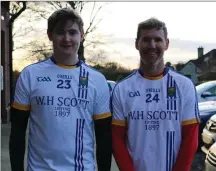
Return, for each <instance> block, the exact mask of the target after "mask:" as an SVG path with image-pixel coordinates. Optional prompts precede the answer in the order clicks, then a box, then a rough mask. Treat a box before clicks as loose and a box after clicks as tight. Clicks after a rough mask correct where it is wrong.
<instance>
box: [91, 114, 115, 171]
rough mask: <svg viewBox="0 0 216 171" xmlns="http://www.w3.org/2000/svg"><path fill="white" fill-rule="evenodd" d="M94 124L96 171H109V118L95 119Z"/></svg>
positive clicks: (110, 149) (110, 153)
mask: <svg viewBox="0 0 216 171" xmlns="http://www.w3.org/2000/svg"><path fill="white" fill-rule="evenodd" d="M94 124H95V136H96V157H97V165H98V171H110V169H111V160H112V140H111V116H110V117H108V118H104V119H97V120H95V121H94Z"/></svg>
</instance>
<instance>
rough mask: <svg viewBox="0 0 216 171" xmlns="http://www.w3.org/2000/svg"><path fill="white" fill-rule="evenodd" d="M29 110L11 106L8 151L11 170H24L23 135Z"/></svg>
mask: <svg viewBox="0 0 216 171" xmlns="http://www.w3.org/2000/svg"><path fill="white" fill-rule="evenodd" d="M29 113H30V112H29V111H24V110H18V109H15V108H13V107H12V108H11V133H10V140H9V153H10V162H11V170H12V171H24V156H25V135H26V128H27V124H28V118H29Z"/></svg>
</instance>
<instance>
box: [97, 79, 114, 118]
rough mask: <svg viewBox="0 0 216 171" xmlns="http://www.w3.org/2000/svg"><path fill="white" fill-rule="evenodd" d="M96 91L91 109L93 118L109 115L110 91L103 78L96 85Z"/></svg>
mask: <svg viewBox="0 0 216 171" xmlns="http://www.w3.org/2000/svg"><path fill="white" fill-rule="evenodd" d="M96 92H97V93H96V102H95V103H94V110H93V111H94V115H93V118H94V120H97V119H104V118H107V117H110V116H111V113H110V91H109V87H108V84H107V81H106V79H105V78H104V79H103V80H102V81H101V82H100V84H99V85H98V87H96Z"/></svg>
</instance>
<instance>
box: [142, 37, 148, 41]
mask: <svg viewBox="0 0 216 171" xmlns="http://www.w3.org/2000/svg"><path fill="white" fill-rule="evenodd" d="M149 40H150V39H149V38H147V37H143V38H142V41H143V42H148V41H149Z"/></svg>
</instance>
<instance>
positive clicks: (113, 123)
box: [112, 119, 126, 126]
mask: <svg viewBox="0 0 216 171" xmlns="http://www.w3.org/2000/svg"><path fill="white" fill-rule="evenodd" d="M112 125H116V126H126V121H123V120H116V119H114V120H112Z"/></svg>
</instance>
